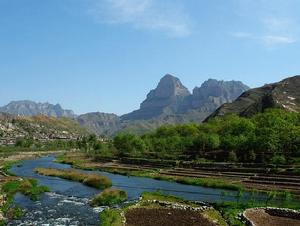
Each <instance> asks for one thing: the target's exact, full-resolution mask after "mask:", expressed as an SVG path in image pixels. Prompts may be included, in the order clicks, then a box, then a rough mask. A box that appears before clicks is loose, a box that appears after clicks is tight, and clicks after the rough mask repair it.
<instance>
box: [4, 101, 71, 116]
mask: <svg viewBox="0 0 300 226" xmlns="http://www.w3.org/2000/svg"><path fill="white" fill-rule="evenodd" d="M0 112H4V113H9V114H13V115H19V116H35V115H39V114H43V115H46V116H50V117H57V118H60V117H68V118H74V117H75V114H74V112H73V111H71V110H64V109H63V108H62V107H61V106H60V105H59V104H56V105H53V104H49V103H36V102H34V101H29V100H22V101H12V102H10V103H9V104H7V105H6V106H4V107H0Z"/></svg>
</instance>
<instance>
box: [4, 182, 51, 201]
mask: <svg viewBox="0 0 300 226" xmlns="http://www.w3.org/2000/svg"><path fill="white" fill-rule="evenodd" d="M2 191H3V192H4V193H6V194H8V195H9V196H10V195H11V196H12V195H14V194H15V193H17V192H21V193H22V194H23V195H26V196H28V197H29V198H30V199H32V200H37V199H38V196H39V194H41V193H43V192H48V191H49V189H48V187H46V186H38V184H37V181H36V180H34V179H24V180H22V181H21V180H14V181H9V182H6V183H5V184H4V185H3V186H2Z"/></svg>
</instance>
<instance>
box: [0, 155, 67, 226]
mask: <svg viewBox="0 0 300 226" xmlns="http://www.w3.org/2000/svg"><path fill="white" fill-rule="evenodd" d="M63 152H64V151H26V152H23V151H17V152H16V151H14V152H5V153H1V155H0V225H4V222H5V221H6V219H15V218H17V217H20V216H21V215H22V210H21V209H20V208H19V207H17V206H11V203H12V201H13V196H14V194H15V193H17V192H20V193H22V194H24V195H26V196H29V197H30V198H31V199H33V200H35V199H37V198H38V195H39V194H40V193H43V192H46V191H48V189H47V187H45V186H38V184H37V182H36V180H28V179H25V178H21V177H18V176H15V175H13V174H11V173H10V172H9V169H10V168H11V167H12V166H13V165H14V164H18V162H19V161H21V160H25V159H34V158H38V157H40V156H44V155H48V154H55V155H59V154H62V153H63Z"/></svg>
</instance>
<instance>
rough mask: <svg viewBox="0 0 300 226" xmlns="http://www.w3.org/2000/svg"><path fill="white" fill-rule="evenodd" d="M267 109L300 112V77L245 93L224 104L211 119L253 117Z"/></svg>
mask: <svg viewBox="0 0 300 226" xmlns="http://www.w3.org/2000/svg"><path fill="white" fill-rule="evenodd" d="M266 108H282V109H285V110H287V111H292V112H300V76H299V75H298V76H294V77H290V78H287V79H284V80H282V81H280V82H277V83H272V84H267V85H264V86H262V87H259V88H255V89H251V90H249V91H247V92H244V93H243V94H242V95H241V96H240V97H239V98H238V99H236V100H235V101H234V102H232V103H228V104H224V105H222V106H221V107H220V108H218V109H217V110H216V111H215V112H214V113H213V114H212V115H211V116H210V117H215V116H222V115H225V114H229V113H231V114H237V115H240V116H251V115H254V114H256V113H258V112H262V111H264V109H266Z"/></svg>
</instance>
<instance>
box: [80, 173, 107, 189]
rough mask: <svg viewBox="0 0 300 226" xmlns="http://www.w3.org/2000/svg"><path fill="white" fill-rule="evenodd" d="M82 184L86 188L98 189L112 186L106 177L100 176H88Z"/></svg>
mask: <svg viewBox="0 0 300 226" xmlns="http://www.w3.org/2000/svg"><path fill="white" fill-rule="evenodd" d="M83 183H84V184H86V185H88V186H91V187H95V188H100V189H103V188H108V187H111V185H112V183H111V181H110V180H109V179H108V177H105V176H101V175H98V174H90V175H89V176H88V177H87V178H85V179H84V180H83Z"/></svg>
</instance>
